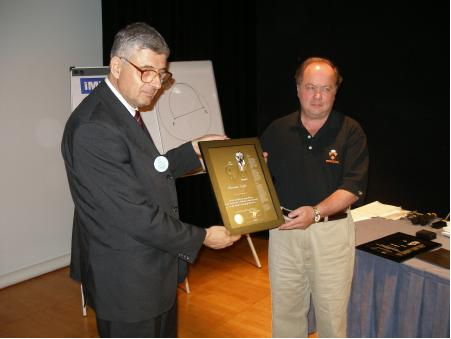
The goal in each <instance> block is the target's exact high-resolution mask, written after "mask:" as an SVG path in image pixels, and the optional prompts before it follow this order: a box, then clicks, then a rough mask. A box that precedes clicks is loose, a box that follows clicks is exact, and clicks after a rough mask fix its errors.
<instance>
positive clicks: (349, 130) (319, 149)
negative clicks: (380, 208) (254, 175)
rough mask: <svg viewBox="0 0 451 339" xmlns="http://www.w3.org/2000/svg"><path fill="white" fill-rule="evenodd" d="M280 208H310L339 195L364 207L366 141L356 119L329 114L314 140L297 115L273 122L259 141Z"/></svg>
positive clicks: (366, 170)
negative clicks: (355, 199)
mask: <svg viewBox="0 0 451 339" xmlns="http://www.w3.org/2000/svg"><path fill="white" fill-rule="evenodd" d="M261 144H262V148H263V151H266V152H268V153H269V157H268V166H269V170H270V172H271V175H272V177H273V181H274V185H275V188H276V191H277V194H278V196H279V199H280V203H281V205H282V206H284V207H287V208H290V209H295V208H298V207H300V206H314V205H316V204H318V203H319V202H321V201H322V200H324V199H325V198H327V197H328V196H329V195H330V194H332V193H333V192H334V191H336V190H337V189H344V190H346V191H349V192H351V193H353V194H355V195H356V196H357V197H359V201H358V202H357V204H358V203H359V202H362V201H363V198H364V196H365V193H366V183H367V176H368V175H367V172H368V162H369V159H368V149H367V143H366V135H365V133H364V132H363V129H362V128H361V127H360V125H359V123H357V122H356V121H355V120H354V119H352V118H350V117H347V116H345V115H343V114H341V113H339V112H337V111H332V113H331V114H330V115H329V117H328V119H327V121H326V122H325V124H324V125H323V126H322V127H321V128H320V129H319V130H318V132H317V133H316V134H315V136H311V135H310V134H309V132H308V131H307V130H306V129H305V127H304V126H303V125H302V122H301V119H300V115H299V112H294V113H292V114H289V115H287V116H285V117H282V118H280V119H277V120H275V121H274V122H273V123H272V124H271V125H269V127H268V128H267V129H266V130H265V132H264V133H263V135H262V137H261Z"/></svg>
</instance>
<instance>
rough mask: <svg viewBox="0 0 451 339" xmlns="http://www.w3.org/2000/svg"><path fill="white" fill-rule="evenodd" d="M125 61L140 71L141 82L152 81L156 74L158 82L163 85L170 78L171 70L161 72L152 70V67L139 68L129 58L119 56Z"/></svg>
mask: <svg viewBox="0 0 451 339" xmlns="http://www.w3.org/2000/svg"><path fill="white" fill-rule="evenodd" d="M119 58H121V59H123V60H125V61H127V62H128V63H129V64H130V65H132V66H133V67H134V68H135V69H136V70H137V71H138V72H140V73H141V80H142V82H145V83H150V82H152V81H153V80H154V79H155V77H156V76H157V75H158V77H159V78H160V83H161V84H162V85H163V84H165V83H166V82H168V81H169V79H171V78H172V73H171V72H167V71H163V72H157V71H154V70H153V69H141V68H139V67H138V66H136V65H135V64H134V63H133V62H131V61H130V60H128V59H127V58H124V57H119Z"/></svg>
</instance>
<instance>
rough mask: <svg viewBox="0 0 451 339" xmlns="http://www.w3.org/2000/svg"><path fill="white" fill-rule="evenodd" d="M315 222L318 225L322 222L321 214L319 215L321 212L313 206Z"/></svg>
mask: <svg viewBox="0 0 451 339" xmlns="http://www.w3.org/2000/svg"><path fill="white" fill-rule="evenodd" d="M312 208H313V222H314V223H317V222H319V221H320V220H321V214H320V213H319V210H318V209H317V208H316V207H315V206H313V207H312Z"/></svg>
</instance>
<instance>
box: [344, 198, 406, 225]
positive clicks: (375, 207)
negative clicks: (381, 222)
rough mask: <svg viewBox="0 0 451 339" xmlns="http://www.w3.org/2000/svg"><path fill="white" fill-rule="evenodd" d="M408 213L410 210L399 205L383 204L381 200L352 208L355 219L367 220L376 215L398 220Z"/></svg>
mask: <svg viewBox="0 0 451 339" xmlns="http://www.w3.org/2000/svg"><path fill="white" fill-rule="evenodd" d="M407 213H409V211H406V210H403V209H402V208H401V207H399V206H392V205H387V204H382V203H380V202H379V201H374V202H372V203H369V204H367V205H364V206H361V207H358V208H354V209H353V210H351V214H352V218H353V219H354V221H359V220H366V219H371V218H375V217H381V218H385V219H391V220H398V219H400V218H402V217H405V216H406V215H407Z"/></svg>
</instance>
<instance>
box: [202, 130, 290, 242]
mask: <svg viewBox="0 0 451 339" xmlns="http://www.w3.org/2000/svg"><path fill="white" fill-rule="evenodd" d="M199 147H200V150H201V152H202V157H203V159H204V162H205V167H206V170H207V173H208V175H209V177H210V182H211V185H212V187H213V191H214V194H215V196H216V201H217V203H218V207H219V211H220V213H221V217H222V221H223V222H224V226H225V227H227V229H228V230H229V231H230V233H231V234H245V233H252V232H257V231H262V230H267V229H270V228H274V227H277V226H279V225H281V224H283V223H284V218H283V215H282V211H281V209H280V203H279V198H278V197H277V194H276V191H275V189H274V185H273V183H272V180H271V176H270V174H269V170H268V167H267V165H266V162H265V159H264V158H263V152H262V149H261V146H260V142H259V140H258V139H257V138H244V139H229V140H219V141H203V142H199Z"/></svg>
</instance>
